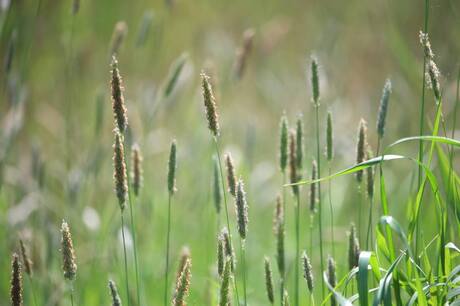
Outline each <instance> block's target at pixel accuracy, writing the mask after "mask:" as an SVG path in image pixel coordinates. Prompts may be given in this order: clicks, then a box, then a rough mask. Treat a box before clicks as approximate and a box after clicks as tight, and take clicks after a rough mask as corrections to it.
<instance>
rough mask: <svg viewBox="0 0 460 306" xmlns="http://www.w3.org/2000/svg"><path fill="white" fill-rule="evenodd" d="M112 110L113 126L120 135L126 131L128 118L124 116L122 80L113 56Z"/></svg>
mask: <svg viewBox="0 0 460 306" xmlns="http://www.w3.org/2000/svg"><path fill="white" fill-rule="evenodd" d="M111 87H112V109H113V116H114V119H115V126H117V127H118V130H119V131H120V133H122V134H123V133H124V132H125V131H126V127H127V126H128V117H127V115H126V106H125V98H124V96H123V91H124V87H123V80H122V78H121V76H120V72H119V71H118V61H117V58H116V57H115V56H113V57H112V82H111Z"/></svg>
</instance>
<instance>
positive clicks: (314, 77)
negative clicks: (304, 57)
mask: <svg viewBox="0 0 460 306" xmlns="http://www.w3.org/2000/svg"><path fill="white" fill-rule="evenodd" d="M311 88H312V91H313V97H312V100H313V104H314V105H315V106H316V107H317V106H319V77H318V60H317V59H316V58H315V57H313V56H312V57H311Z"/></svg>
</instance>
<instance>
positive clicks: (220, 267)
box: [217, 235, 227, 277]
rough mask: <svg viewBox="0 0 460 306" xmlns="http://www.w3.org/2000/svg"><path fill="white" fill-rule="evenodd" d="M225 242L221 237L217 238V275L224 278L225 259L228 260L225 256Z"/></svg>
mask: <svg viewBox="0 0 460 306" xmlns="http://www.w3.org/2000/svg"><path fill="white" fill-rule="evenodd" d="M224 244H225V242H224V240H223V238H222V236H221V235H219V236H218V237H217V273H218V274H219V276H220V277H222V275H223V273H224V258H227V256H226V255H225V246H224Z"/></svg>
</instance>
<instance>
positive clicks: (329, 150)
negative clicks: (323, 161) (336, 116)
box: [326, 111, 334, 162]
mask: <svg viewBox="0 0 460 306" xmlns="http://www.w3.org/2000/svg"><path fill="white" fill-rule="evenodd" d="M326 122H327V125H326V158H327V161H328V162H331V161H332V159H333V158H334V144H333V141H334V139H333V137H334V136H333V134H332V113H331V112H330V111H329V112H327V121H326Z"/></svg>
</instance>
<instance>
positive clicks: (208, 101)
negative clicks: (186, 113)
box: [201, 71, 219, 137]
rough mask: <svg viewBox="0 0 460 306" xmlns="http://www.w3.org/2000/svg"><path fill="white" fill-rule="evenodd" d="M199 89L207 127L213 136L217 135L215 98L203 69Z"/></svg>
mask: <svg viewBox="0 0 460 306" xmlns="http://www.w3.org/2000/svg"><path fill="white" fill-rule="evenodd" d="M201 89H202V92H203V101H204V107H205V110H206V118H207V119H208V127H209V130H210V131H211V133H212V135H213V136H214V137H217V136H219V116H218V115H217V106H216V99H215V98H214V93H213V90H212V87H211V82H210V80H209V77H208V76H207V75H206V73H205V72H204V71H202V72H201Z"/></svg>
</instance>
